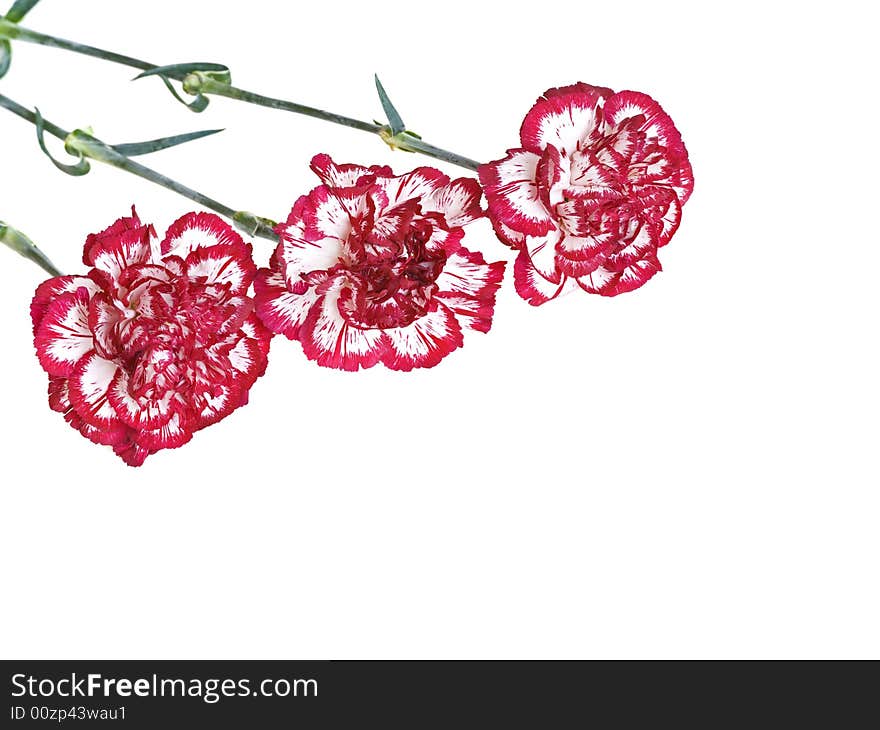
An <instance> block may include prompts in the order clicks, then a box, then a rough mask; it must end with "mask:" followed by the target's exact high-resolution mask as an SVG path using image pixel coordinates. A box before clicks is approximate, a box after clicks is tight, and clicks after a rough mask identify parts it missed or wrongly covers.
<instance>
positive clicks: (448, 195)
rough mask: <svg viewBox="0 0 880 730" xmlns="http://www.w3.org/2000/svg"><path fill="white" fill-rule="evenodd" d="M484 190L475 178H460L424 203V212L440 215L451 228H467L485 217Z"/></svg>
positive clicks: (437, 191)
mask: <svg viewBox="0 0 880 730" xmlns="http://www.w3.org/2000/svg"><path fill="white" fill-rule="evenodd" d="M482 197H483V189H482V188H481V187H480V183H479V182H477V181H476V180H474V179H473V178H465V177H460V178H458V179H456V180H453V181H452V182H450V183H449V184H447V185H444V186H443V187H441V188H440V189H438V190H436V191H435V192H434V193H433V194H432V195H431V196H429V197H428V198H426V199H425V200H423V201H422V212H424V213H440V215H442V216H443V219H444V220H445V221H446V225H447V226H448V227H449V228H458V227H461V226H466V225H468V224H469V223H472V222H473V221H475V220H477V218H480V217H481V216H482V215H483V210H482V208H480V198H482Z"/></svg>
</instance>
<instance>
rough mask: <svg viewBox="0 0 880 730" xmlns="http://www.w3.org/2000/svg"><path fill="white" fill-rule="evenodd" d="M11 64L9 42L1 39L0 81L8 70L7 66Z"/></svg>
mask: <svg viewBox="0 0 880 730" xmlns="http://www.w3.org/2000/svg"><path fill="white" fill-rule="evenodd" d="M11 62H12V46H11V45H10V43H9V41H8V40H6V39H5V38H3V39H2V40H0V79H2V78H3V77H4V76H5V75H6V72H7V71H8V70H9V64H10V63H11Z"/></svg>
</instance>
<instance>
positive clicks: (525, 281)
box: [513, 249, 567, 307]
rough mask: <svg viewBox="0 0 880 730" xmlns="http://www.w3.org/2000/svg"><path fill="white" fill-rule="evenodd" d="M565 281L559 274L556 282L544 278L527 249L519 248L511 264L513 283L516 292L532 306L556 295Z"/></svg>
mask: <svg viewBox="0 0 880 730" xmlns="http://www.w3.org/2000/svg"><path fill="white" fill-rule="evenodd" d="M566 282H567V279H566V277H565V276H564V275H560V277H559V279H558V280H557V281H556V282H552V281H550V280H549V279H545V278H544V277H543V276H541V274H540V273H539V272H538V270H537V269H536V268H535V266H534V264H533V263H532V260H531V258H529V253H528V251H527V250H526V249H521V250H520V252H519V255H518V256H517V257H516V261H515V262H514V265H513V284H514V287H515V288H516V293H517V294H519V295H520V296H521V297H522V298H523V299H525V300H526V301H527V302H528V303H529V304H531V305H532V306H533V307H537V306H538V305H540V304H544V303H545V302H548V301H550V300H551V299H555V298H556V297H558V296H559V295H560V294H561V293H562V290H563V288H564V287H565V286H566Z"/></svg>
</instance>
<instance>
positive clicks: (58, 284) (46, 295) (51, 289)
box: [31, 276, 98, 334]
mask: <svg viewBox="0 0 880 730" xmlns="http://www.w3.org/2000/svg"><path fill="white" fill-rule="evenodd" d="M80 288H83V289H85V290H86V291H87V292H88V293H89V294H94V293H95V292H97V291H98V285H97V284H96V283H95V282H94V281H93V280H92V279H90V278H88V277H87V276H56V277H54V278H52V279H48V280H47V281H44V282H43V283H42V284H40V285H39V286H38V287H37V291H36V292H35V293H34V298H33V300H32V301H31V323H32V324H33V328H34V334H36V332H37V328H38V327H39V325H40V322H42V321H43V317H44V316H45V314H46V310H47V309H48V308H49V305H50V304H52V302H54V301H55V300H56V299H58V297H60V296H61V295H62V294H67V293H68V292H75V291H76V290H77V289H80Z"/></svg>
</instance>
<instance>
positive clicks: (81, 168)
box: [34, 108, 91, 177]
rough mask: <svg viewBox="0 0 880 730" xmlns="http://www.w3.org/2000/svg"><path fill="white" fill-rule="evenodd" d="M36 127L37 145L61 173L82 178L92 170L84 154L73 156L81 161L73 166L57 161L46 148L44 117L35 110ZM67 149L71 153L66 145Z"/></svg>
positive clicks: (77, 153)
mask: <svg viewBox="0 0 880 730" xmlns="http://www.w3.org/2000/svg"><path fill="white" fill-rule="evenodd" d="M34 117H35V118H34V126H35V127H36V128H37V143H38V144H39V145H40V149H41V150H42V151H43V154H44V155H46V157H48V158H49V159H50V160H51V161H52V164H53V165H55V167H57V168H58V169H59V170H61V172H64V173H66V174H68V175H73V176H77V177H78V176H80V175H85V174H86V173H87V172H88V171H89V170H90V169H91V166H90V165H89V161H88V160H87V159H85V157H84V156H83V154H82V152H76V153H73V152H71V154H73V155H74V156H75V157H78V158H79V159H78V160H77V161H76V162H75V163H73V164H65V163H63V162H59V161H58V160H56V159H55V158H54V157H53V156H52V153H51V152H49V150H48V149H47V148H46V141H45V139H43V115H42V114H40V110H39V109H37V108H34ZM65 148H66V149H67V151H68V152H70V147H68V146H67V144H66V143H65Z"/></svg>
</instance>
